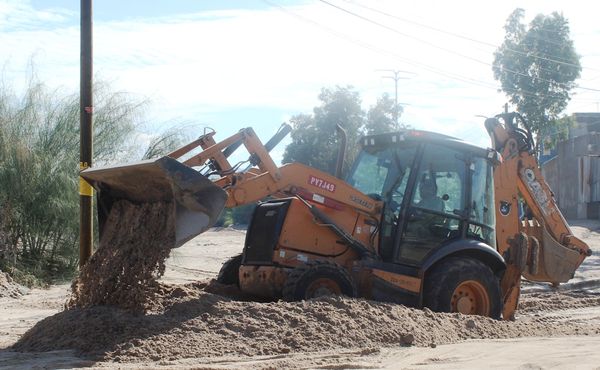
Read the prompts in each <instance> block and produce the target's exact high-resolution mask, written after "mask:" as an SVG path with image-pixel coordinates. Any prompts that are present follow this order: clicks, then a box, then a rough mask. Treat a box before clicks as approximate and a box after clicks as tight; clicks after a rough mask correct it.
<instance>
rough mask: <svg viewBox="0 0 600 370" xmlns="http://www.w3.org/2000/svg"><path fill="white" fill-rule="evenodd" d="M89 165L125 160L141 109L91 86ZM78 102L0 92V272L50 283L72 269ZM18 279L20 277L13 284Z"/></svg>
mask: <svg viewBox="0 0 600 370" xmlns="http://www.w3.org/2000/svg"><path fill="white" fill-rule="evenodd" d="M94 95H95V97H94V100H95V102H96V104H95V110H94V115H95V125H94V159H95V162H96V163H97V164H102V163H108V162H111V161H114V160H115V159H117V158H118V159H121V160H122V157H125V158H127V157H128V153H127V151H126V146H125V144H126V141H127V139H128V138H129V137H130V136H131V134H132V133H133V132H134V128H135V126H136V120H137V117H138V114H139V113H140V112H141V108H142V107H143V105H144V102H140V101H134V100H132V99H131V98H130V97H129V96H128V95H126V94H123V93H117V92H113V91H111V90H110V89H109V88H108V86H107V85H106V84H102V83H96V90H95V92H94ZM78 158H79V96H78V95H76V94H73V95H65V94H62V93H61V92H60V91H50V90H49V89H48V88H47V87H46V86H44V85H43V84H42V83H39V82H37V81H32V82H31V83H30V85H29V86H28V88H27V90H26V91H25V93H24V95H23V96H22V97H21V96H17V95H16V94H14V93H13V92H12V91H11V90H10V89H9V87H7V86H6V85H2V86H1V87H0V209H2V212H1V214H0V217H1V219H0V230H1V231H0V232H1V233H2V239H3V244H2V245H0V268H3V269H9V270H10V271H11V272H12V273H13V274H15V273H16V272H15V271H17V273H18V271H21V272H22V274H21V276H23V274H27V275H35V276H36V277H37V278H42V279H44V278H48V279H52V278H55V277H59V276H63V277H66V276H69V275H70V274H72V273H73V271H75V268H76V266H77V261H78V249H77V245H78V243H77V241H78V238H79V224H78V213H79V205H78V204H79V196H78V194H77V188H78ZM17 277H19V276H17Z"/></svg>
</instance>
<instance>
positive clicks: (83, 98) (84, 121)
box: [79, 0, 94, 268]
mask: <svg viewBox="0 0 600 370" xmlns="http://www.w3.org/2000/svg"><path fill="white" fill-rule="evenodd" d="M80 38H81V39H80V53H81V54H80V66H79V68H80V74H79V125H80V126H79V127H80V133H79V170H80V171H83V170H85V169H86V168H89V167H91V166H92V154H93V145H92V140H93V138H92V132H93V113H94V102H93V97H92V80H93V68H92V55H93V53H92V0H81V25H80ZM93 196H94V189H93V188H92V187H91V185H90V184H88V183H87V182H86V181H85V180H84V179H83V178H81V177H79V267H80V268H81V267H83V265H85V264H86V262H87V261H88V259H89V258H90V256H91V255H92V245H93V232H92V231H93V230H92V227H93V223H92V221H93V218H92V217H93V216H92V200H93Z"/></svg>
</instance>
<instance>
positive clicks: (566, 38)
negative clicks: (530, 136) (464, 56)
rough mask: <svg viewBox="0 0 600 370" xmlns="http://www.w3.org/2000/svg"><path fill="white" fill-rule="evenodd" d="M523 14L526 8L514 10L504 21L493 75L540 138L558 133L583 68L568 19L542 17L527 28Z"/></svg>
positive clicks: (560, 16)
mask: <svg viewBox="0 0 600 370" xmlns="http://www.w3.org/2000/svg"><path fill="white" fill-rule="evenodd" d="M523 16H524V10H523V9H516V10H515V11H513V13H512V14H511V15H510V16H509V17H508V20H507V22H506V25H505V27H504V29H505V31H506V35H505V37H504V42H503V43H502V45H500V47H499V48H498V49H497V50H496V52H495V53H494V64H493V71H494V78H495V79H496V80H499V81H500V82H501V84H502V91H504V93H505V94H506V95H507V96H508V97H509V99H510V102H511V103H512V104H514V105H515V106H516V108H517V110H518V111H519V112H520V113H521V114H522V115H523V116H524V117H525V119H526V120H527V121H528V123H529V125H530V128H531V130H532V131H533V132H534V133H535V134H537V135H538V137H539V136H540V135H543V134H546V133H551V132H555V131H556V129H557V124H558V123H557V122H558V119H559V117H560V114H561V112H562V111H563V110H564V109H565V108H566V107H567V104H568V102H569V100H570V98H571V96H570V91H571V90H572V89H573V88H574V87H575V86H576V85H575V80H576V79H577V78H579V75H580V73H581V65H580V63H579V56H578V55H577V53H576V52H575V47H574V45H573V41H572V40H571V38H570V35H569V33H570V31H569V25H568V21H567V20H566V19H565V18H564V17H563V16H562V15H561V14H558V13H556V12H554V13H552V14H551V15H549V16H545V15H542V14H540V15H538V16H536V17H535V18H534V19H533V21H531V23H530V24H529V27H526V26H525V25H524V24H523V22H522V20H523ZM538 141H539V140H538ZM538 144H539V143H538Z"/></svg>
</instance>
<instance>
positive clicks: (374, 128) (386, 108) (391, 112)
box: [365, 93, 406, 135]
mask: <svg viewBox="0 0 600 370" xmlns="http://www.w3.org/2000/svg"><path fill="white" fill-rule="evenodd" d="M402 112H403V108H402V106H401V105H396V102H395V101H394V99H392V98H391V97H390V96H389V94H387V93H385V94H383V95H382V96H381V97H380V98H379V99H377V103H376V104H375V105H374V106H372V107H371V109H369V112H368V113H367V122H366V124H365V130H366V132H367V134H369V135H371V134H381V133H385V132H395V131H398V130H401V129H403V128H406V125H404V124H402V123H398V122H396V120H395V119H394V117H395V114H397V115H398V117H400V115H401V114H402Z"/></svg>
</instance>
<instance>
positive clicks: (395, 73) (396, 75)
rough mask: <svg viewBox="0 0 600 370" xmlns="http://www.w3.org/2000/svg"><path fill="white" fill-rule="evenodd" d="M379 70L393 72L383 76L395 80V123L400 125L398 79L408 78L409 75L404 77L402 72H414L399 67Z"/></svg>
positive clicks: (397, 125) (380, 70)
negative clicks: (398, 68)
mask: <svg viewBox="0 0 600 370" xmlns="http://www.w3.org/2000/svg"><path fill="white" fill-rule="evenodd" d="M378 71H379V72H388V73H391V74H392V75H391V76H390V75H386V76H383V78H390V79H392V80H394V112H393V114H394V124H395V125H396V128H398V127H399V123H398V80H408V77H402V76H401V75H400V74H401V73H411V74H412V72H408V71H401V70H397V69H378Z"/></svg>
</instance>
